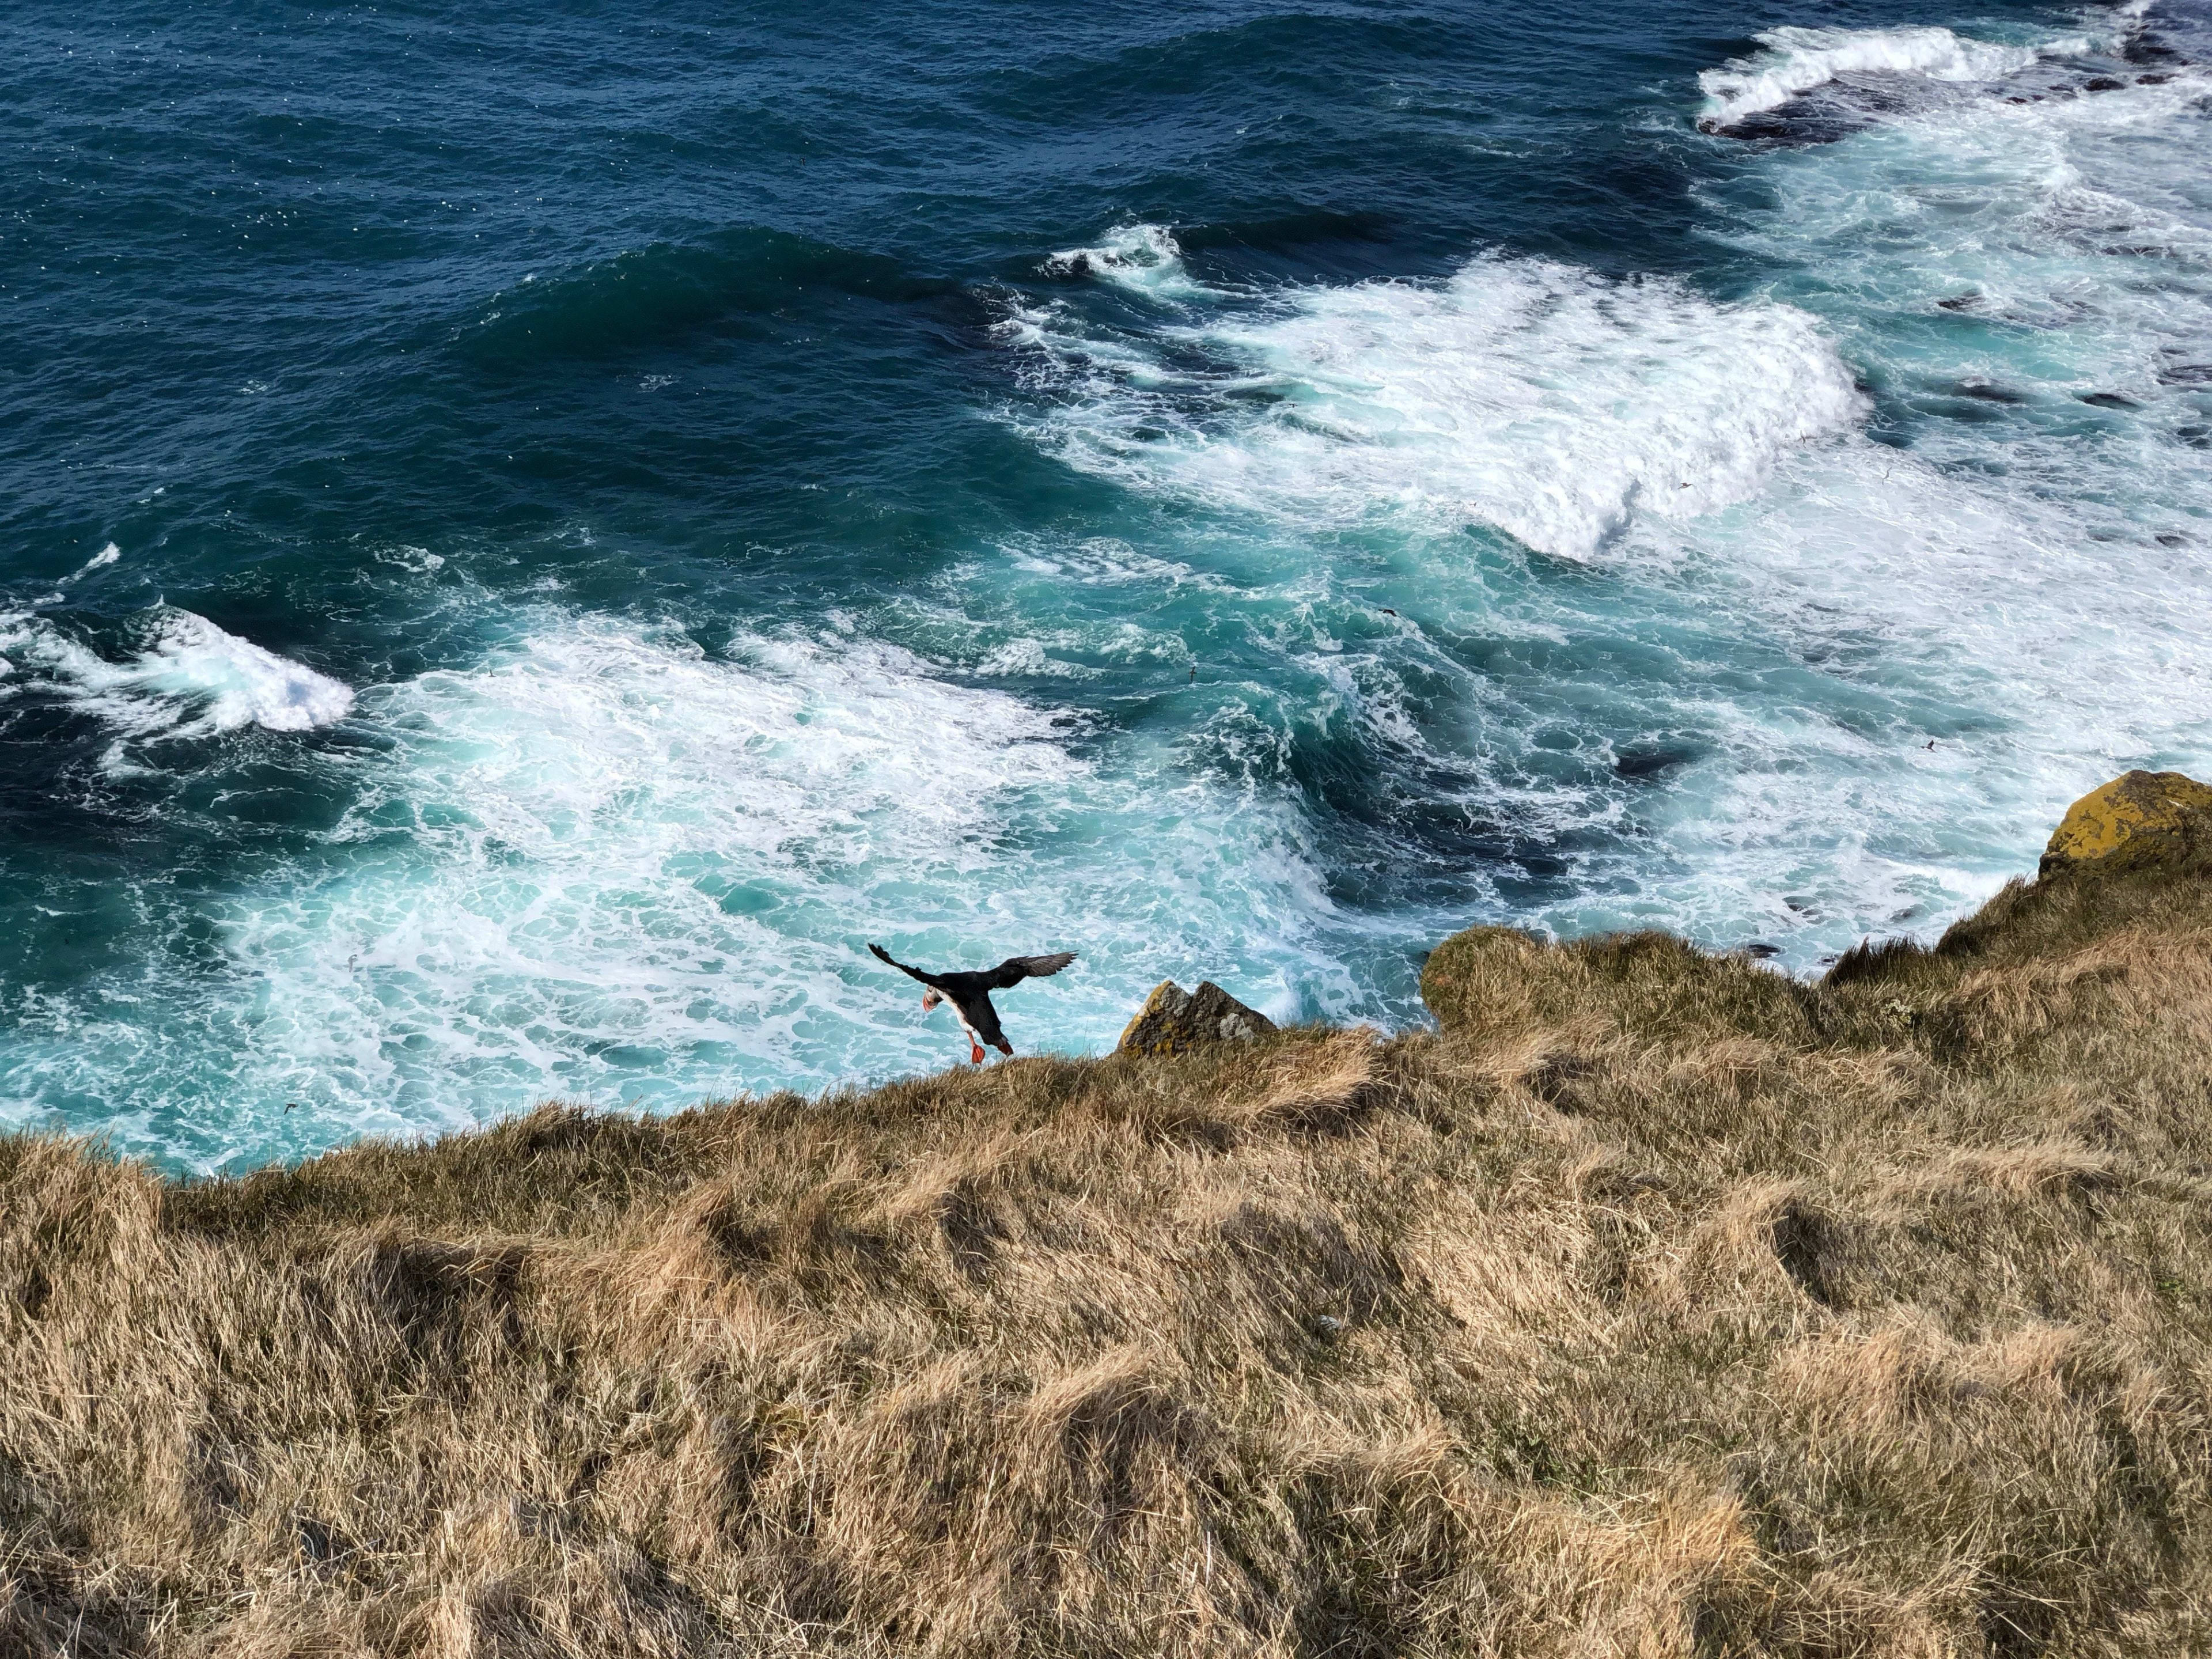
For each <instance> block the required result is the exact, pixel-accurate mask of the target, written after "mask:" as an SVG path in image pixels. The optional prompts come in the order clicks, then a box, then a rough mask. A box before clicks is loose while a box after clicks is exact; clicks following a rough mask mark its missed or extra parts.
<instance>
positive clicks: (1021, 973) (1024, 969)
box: [991, 951, 1075, 991]
mask: <svg viewBox="0 0 2212 1659" xmlns="http://www.w3.org/2000/svg"><path fill="white" fill-rule="evenodd" d="M1074 960H1075V952H1074V951H1054V952H1053V953H1052V954H1051V955H1050V956H1048V957H1007V958H1006V960H1005V961H1004V962H1002V963H1000V964H999V965H998V966H997V967H995V968H994V969H991V988H992V989H993V990H994V991H1003V990H1005V989H1006V987H1008V986H1009V985H1019V984H1020V983H1021V982H1022V981H1024V980H1025V979H1042V978H1044V977H1045V976H1046V975H1048V974H1056V973H1058V972H1059V971H1060V969H1063V968H1065V967H1066V966H1067V964H1068V963H1071V962H1073V961H1074Z"/></svg>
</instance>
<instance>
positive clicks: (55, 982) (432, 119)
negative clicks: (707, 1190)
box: [0, 0, 2212, 1169]
mask: <svg viewBox="0 0 2212 1659" xmlns="http://www.w3.org/2000/svg"><path fill="white" fill-rule="evenodd" d="M2204 27H2205V26H2204V18H2203V8H2202V5H2201V3H2199V0H2175V3H2172V4H2161V5H2159V6H2154V8H2152V9H2150V10H2149V11H2148V13H2142V12H2139V11H2138V12H2122V11H2118V10H2114V9H2111V8H2093V9H2088V10H2065V9H2053V8H2050V7H2043V6H2027V5H2014V6H2008V7H2000V8H1998V9H1994V10H1989V11H1984V12H1980V13H1976V14H1952V13H1942V12H1930V11H1929V9H1928V8H1927V7H1926V5H1925V4H1905V3H1887V0H1868V3H1831V4H1806V5H1802V6H1796V7H1792V6H1787V5H1774V4H1719V3H1715V4H1704V3H1684V0H1668V3H1665V4H1662V5H1658V6H1650V5H1638V6H1634V7H1631V6H1626V5H1612V4H1607V5H1599V6H1595V7H1583V8H1577V9H1573V12H1572V15H1569V16H1566V17H1564V18H1563V17H1562V16H1561V15H1559V13H1558V11H1557V9H1552V8H1531V7H1522V8H1517V9H1516V8H1511V7H1507V8H1502V9H1501V8H1497V7H1485V8H1475V7H1471V6H1468V7H1443V8H1434V7H1430V8H1419V7H1413V6H1407V5H1391V4H1373V5H1359V6H1343V7H1324V8H1313V9H1302V10H1298V11H1296V12H1283V11H1279V10H1271V9H1267V8H1265V7H1260V6H1247V5H1212V6H1181V7H1175V8H1165V7H1137V6H1128V5H1095V6H1088V7H1083V8H1067V7H1057V6H1055V7H1033V6H1021V5H990V6H977V5H972V4H958V5H955V4H935V5H919V6H912V7H904V8H899V9H896V10H895V11H891V12H884V11H882V10H881V9H876V10H873V11H870V12H866V13H863V12H859V11H855V12H853V13H852V14H850V15H841V14H839V13H838V12H837V11H836V10H835V9H826V10H825V9H802V8H790V7H781V8H776V7H768V6H750V7H745V8H741V9H723V8H708V7H703V6H694V5H680V4H671V5H663V6H659V7H656V8H653V9H651V10H650V12H646V11H643V10H642V9H635V8H617V7H602V6H590V5H565V6H556V7H551V8H544V9H538V10H537V11H535V12H533V13H532V14H531V15H529V16H528V17H526V18H524V19H520V20H517V19H507V18H503V19H497V20H480V19H478V18H477V16H475V15H465V14H463V13H461V12H459V11H458V10H453V9H435V8H429V7H408V6H385V7H362V8H349V9H319V8H310V7H305V6H289V5H288V6H281V7H280V6H273V5H253V4H238V5H233V6H228V7H177V6H168V7H161V8H154V7H143V6H130V5H125V6H118V7H112V8H108V9H105V11H104V13H103V15H101V16H100V17H99V18H98V19H97V20H96V21H88V20H87V18H86V16H85V15H84V13H83V10H82V8H64V7H59V6H52V5H46V4H40V3H31V4H25V5H19V6H17V7H15V8H14V9H11V10H10V12H9V15H8V18H7V21H5V22H4V23H0V41H4V44H5V46H6V47H7V48H8V50H7V52H6V56H5V59H4V64H0V77H4V95H3V96H0V132H4V137H5V143H6V146H7V157H8V161H9V165H8V167H6V169H5V172H4V173H0V200H4V204H5V212H4V217H0V225H4V239H5V240H4V242H0V296H4V303H5V309H4V313H0V315H4V319H5V324H4V331H0V365H4V370H5V376H6V379H5V382H4V386H5V396H6V400H7V402H6V408H7V413H8V417H9V418H8V419H7V421H6V422H5V424H4V426H0V479H4V482H5V486H6V487H5V489H4V492H0V670H4V671H0V1121H9V1122H14V1123H17V1124H22V1125H57V1126H65V1127H70V1128H73V1129H76V1130H81V1131H101V1132H105V1133H109V1134H111V1135H112V1137H113V1138H114V1139H115V1140H116V1141H117V1143H118V1145H120V1146H125V1147H127V1148H130V1149H131V1150H137V1151H143V1152H149V1153H152V1154H154V1155H155V1156H158V1157H160V1158H163V1159H165V1160H167V1162H169V1163H170V1164H172V1165H173V1166H174V1167H181V1168H193V1169H207V1168H214V1167H220V1166H225V1165H234V1164H243V1163H251V1162H254V1161H258V1160H261V1159H264V1158H270V1157H273V1156H289V1155H295V1154H297V1153H299V1152H305V1151H311V1150H313V1149H316V1148H319V1147H322V1146H329V1145H332V1144H336V1143H338V1142H342V1141H343V1140H345V1139H350V1138H352V1137H354V1136H356V1135H358V1134H360V1133H418V1132H422V1131H427V1130H433V1129H436V1128H439V1127H447V1126H450V1125H453V1124H459V1123H465V1122H470V1121H479V1120H481V1119H483V1118H484V1117H486V1116H489V1115H494V1114H497V1113H500V1112H504V1111H509V1110H513V1109H519V1108H522V1107H526V1106H527V1105H529V1104H531V1103H533V1102H535V1101H537V1100H538V1099H542V1098H544V1097H549V1096H560V1097H568V1098H573V1099H585V1100H591V1101H594V1102H599V1103H641V1104H655V1103H684V1102H688V1101H690V1100H694V1099H696V1098H699V1097H702V1096H704V1095H709V1094H720V1093H730V1092H735V1091H741V1090H745V1089H758V1088H764V1087H769V1086H775V1085H785V1084H793V1085H799V1086H804V1087H820V1086H823V1085H828V1084H830V1083H833V1082H836V1081H839V1080H842V1079H858V1078H865V1077H874V1076H882V1075H886V1074H889V1073H895V1072H898V1071H902V1070H908V1069H914V1068H917V1067H921V1066H931V1065H935V1064H939V1063H942V1062H943V1061H945V1060H949V1059H951V1058H952V1057H953V1056H954V1055H955V1054H957V1046H956V1045H955V1044H954V1043H953V1042H952V1041H951V1036H950V1031H949V1027H948V1024H947V1021H946V1018H945V1016H944V1015H943V1014H939V1015H937V1016H936V1017H934V1018H933V1020H925V1019H924V1018H923V1017H922V1015H921V1011H920V1010H919V1009H918V1008H917V1007H915V1006H914V1003H913V1000H912V999H911V998H910V997H909V996H908V994H907V988H908V987H904V986H903V984H902V983H901V982H895V979H896V976H894V975H889V974H887V973H886V972H884V970H881V969H879V968H878V966H877V965H876V964H875V963H872V961H870V960H869V959H868V958H867V957H866V956H865V955H864V954H862V952H861V950H860V947H861V945H863V944H864V943H865V942H866V940H868V939H880V940H883V941H884V942H885V943H887V944H890V945H893V946H894V948H895V949H898V950H900V951H902V952H905V953H908V955H909V956H910V957H921V958H927V959H929V960H933V961H939V962H947V963H951V962H957V963H963V964H968V963H981V962H987V961H992V960H995V959H996V958H997V957H999V956H1000V955H1003V954H1006V953H1009V952H1012V951H1031V950H1042V949H1048V948H1056V947H1062V946H1065V947H1070V948H1075V949H1078V950H1080V951H1083V952H1084V953H1085V955H1084V961H1083V963H1082V964H1081V966H1080V968H1079V969H1077V970H1075V971H1073V972H1071V973H1069V974H1068V975H1063V976H1062V977H1061V978H1060V980H1058V981H1054V982H1053V983H1052V984H1051V985H1049V986H1044V987H1027V988H1024V990H1022V991H1020V992H1018V993H1017V994H1013V995H1012V996H1010V997H1009V999H1008V1006H1007V1009H1006V1012H1007V1016H1008V1023H1009V1027H1010V1030H1012V1034H1013V1036H1014V1039H1015V1042H1016V1043H1017V1045H1018V1046H1020V1047H1024V1048H1054V1049H1060V1050H1064V1051H1070V1052H1080V1051H1083V1050H1085V1049H1086V1048H1092V1049H1095V1048H1100V1047H1103V1046H1104V1045H1107V1044H1109V1043H1110V1042H1111V1041H1112V1038H1113V1036H1114V1034H1115V1031H1116V1030H1118V1028H1119V1025H1120V1023H1121V1020H1122V1019H1124V1018H1126V1017H1127V1013H1128V1012H1129V1011H1130V1010H1131V1009H1132V1008H1133V1006H1135V1004H1136V1003H1137V1002H1138V1001H1139V1000H1141V997H1142V995H1143V993H1144V991H1145V989H1146V987H1148V986H1149V985H1150V984H1151V983H1152V981H1156V980H1157V979H1158V978H1161V977H1164V976H1166V975H1174V976H1176V977H1178V978H1180V979H1182V980H1183V981H1185V982H1186V983H1188V982H1190V981H1193V980H1194V979H1196V978H1199V977H1203V976H1212V977H1215V978H1218V979H1220V980H1222V981H1224V982H1225V983H1227V984H1229V985H1230V986H1231V987H1232V988H1234V989H1236V990H1237V991H1238V992H1239V993H1240V994H1243V995H1244V996H1246V998H1247V999H1248V1000H1252V1001H1254V1002H1255V1003H1257V1004H1259V1005H1261V1006H1265V1007H1267V1009H1268V1010H1269V1011H1270V1012H1273V1013H1275V1014H1277V1015H1279V1016H1281V1017H1285V1018H1321V1017H1327V1018H1368V1019H1372V1020H1376V1021H1380V1022H1383V1023H1385V1024H1396V1023H1402V1022H1405V1021H1407V1020H1409V1019H1413V1018H1418V1002H1417V999H1416V996H1415V993H1414V982H1415V979H1416V977H1417V975H1418V967H1419V957H1420V953H1421V951H1423V950H1424V949H1425V947H1426V946H1427V945H1430V944H1431V943H1433V942H1434V941H1435V940H1436V939H1438V938H1440V937H1442V935H1443V933H1445V932H1448V931H1449V930H1450V929H1451V928H1453V927H1458V926H1461V925H1464V924H1465V923H1466V922H1468V921H1475V920H1509V921H1519V922H1521V923H1522V924H1523V925H1528V926H1534V927H1543V928H1548V929H1551V930H1553V931H1555V932H1559V933H1577V932H1583V931H1589V930H1590V929H1593V928H1600V927H1620V926H1625V925H1645V924H1656V925H1663V926H1668V927H1677V928H1680V929H1682V930H1684V931H1686V932H1688V933H1691V934H1692V936H1694V937H1697V938H1699V939H1701V940H1703V941H1704V942H1705V943H1708V944H1711V945H1716V946H1735V945H1746V944H1757V945H1759V946H1760V947H1761V948H1762V949H1767V948H1771V950H1772V951H1775V952H1777V953H1778V957H1779V959H1780V961H1781V963H1783V964H1784V965H1785V966H1790V967H1794V968H1796V969H1809V968H1811V967H1814V966H1815V965H1816V964H1817V963H1818V962H1819V960H1820V958H1821V957H1823V956H1826V955H1828V954H1832V952H1833V951H1836V950H1838V949H1839V948H1841V947H1842V946H1844V945H1848V944H1849V943H1850V942H1851V941H1852V940H1854V939H1857V938H1858V937H1860V936H1861V935H1862V934H1863V933H1867V932H1869V931H1897V930H1905V931H1911V930H1916V929H1917V930H1923V931H1924V930H1927V929H1929V928H1933V927H1937V926H1940V925H1941V923H1942V921H1944V920H1945V919H1946V918H1947V917H1948V916H1949V915H1955V914H1956V913H1957V912H1958V911H1959V910H1960V908H1963V907H1964V906H1966V905H1967V904H1969V903H1971V902H1973V901H1974V900H1976V899H1977V898H1978V896H1981V895H1982V894H1984V893H1985V892H1986V891H1988V890H1989V889H1990V887H1991V886H1993V885H1994V884H1995V883H1996V881H1998V880H1999V879H2001V878H2002V876H2003V875H2004V874H2005V873H2008V872H2011V871H2014V870H2016V869H2019V868H2021V867H2023V866H2025V865H2026V864H2027V863H2028V862H2030V861H2032V857H2033V851H2034V848H2035V846H2036V844H2037V843H2038V842H2039V839H2040V836H2041V835H2042V834H2043V833H2045V830H2046V829H2047V827H2048V823H2049V822H2050V821H2051V817H2052V815H2053V813H2054V811H2056V810H2057V808H2058V807H2059V806H2061V805H2063V802H2064V801H2065V800H2066V799H2069V797H2070V796H2071V795H2072V794H2073V793H2078V791H2079V790H2080V789H2081V788H2082V787H2087V786H2088V785H2090V784H2092V783H2093V782H2095V781H2098V780H2099V779H2100V777H2102V776H2104V775H2109V774H2110V773H2111V772H2112V771H2113V770H2115V769H2118V768H2119V767H2121V766H2124V765H2129V764H2136V763H2147V764H2161V765H2180V766H2185V767H2195V768H2197V769H2202V768H2203V766H2204V765H2205V764H2207V763H2208V762H2212V752H2208V751H2212V689H2208V684H2207V680H2206V678H2205V672H2204V671H2203V668H2202V667H2201V665H2200V664H2199V659H2198V656H2197V649H2198V641H2201V639H2202V637H2203V630H2204V628H2205V625H2206V623H2208V622H2212V581H2208V579H2207V574H2206V565H2205V560H2204V549H2205V546H2206V544H2207V542H2208V539H2212V530H2208V526H2207V521H2206V505H2205V504H2206V501H2207V500H2208V495H2207V492H2206V490H2205V484H2206V483H2207V482H2208V479H2207V472H2208V470H2212V469H2208V465H2207V454H2208V450H2207V438H2206V433H2207V431H2208V429H2212V367H2208V365H2212V326H2208V321H2212V193H2208V186H2207V184H2206V179H2207V177H2208V173H2212V170H2208V169H2207V167H2205V165H2204V164H2205V162H2206V161H2207V160H2208V147H2207V143H2206V137H2207V133H2208V125H2207V113H2206V94H2207V89H2208V82H2206V81H2205V80H2204V79H2203V71H2202V70H2198V69H2197V67H2196V64H2197V60H2198V59H2199V58H2203V57H2205V56H2207V55H2209V54H2208V53H2207V52H2205V51H2204V50H2203V46H2204V41H2205V35H2204ZM1777 29H1782V30H1785V31H1787V30H1796V31H1799V32H1798V33H1784V34H1781V35H1773V34H1769V35H1767V38H1765V40H1760V39H1759V38H1756V37H1759V36H1760V35H1761V34H1762V33H1765V32H1768V31H1773V30H1777ZM1732 62H1733V63H1735V65H1736V67H1735V69H1730V68H1729V67H1728V65H1729V64H1731V63H1732ZM1701 76H1702V77H1704V78H1703V81H1702V82H1701ZM2100 81H2106V82H2112V83H2113V84H2112V85H2111V86H2109V87H2104V88H2100V89H2097V90H2092V89H2091V86H2092V82H2100ZM1701 115H1702V116H1703V117H1705V125H1706V126H1707V127H1709V128H1712V129H1714V130H1712V131H1701V130H1700V127H1699V118H1700V116H1701ZM1930 742H1933V743H1934V744H1936V747H1935V748H1934V749H1932V750H1931V749H1929V748H1928V747H1927V746H1926V745H1927V744H1929V743H1930ZM288 1103H290V1104H292V1105H294V1106H295V1107H296V1109H295V1110H289V1111H288V1110H287V1109H286V1108H287V1105H288Z"/></svg>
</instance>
